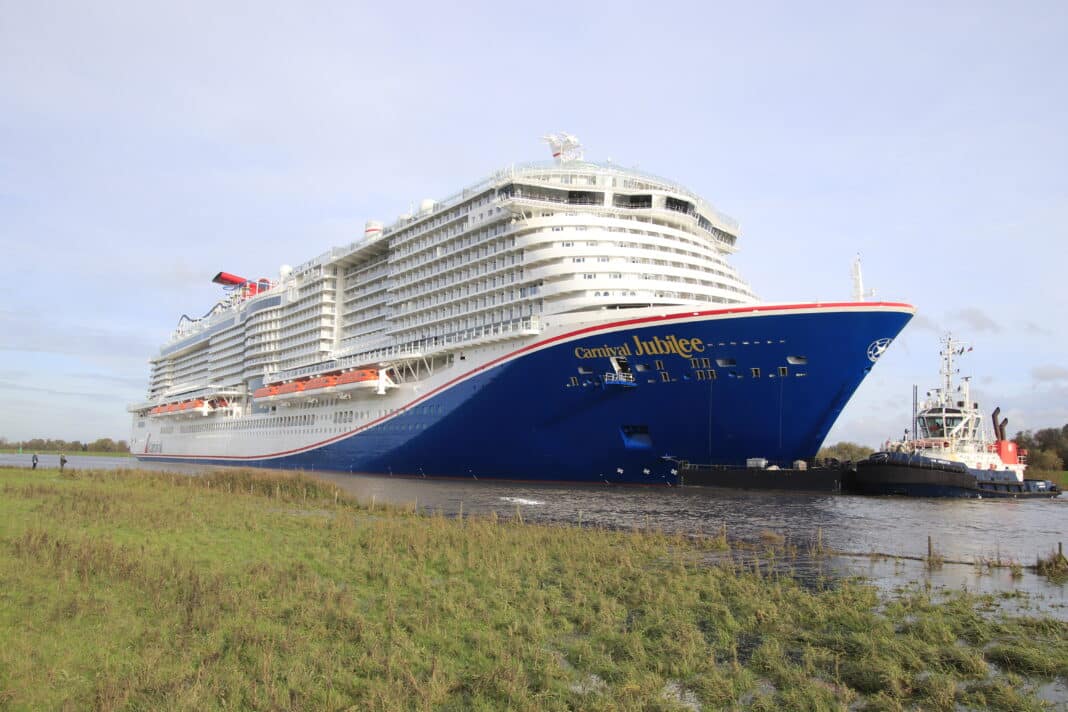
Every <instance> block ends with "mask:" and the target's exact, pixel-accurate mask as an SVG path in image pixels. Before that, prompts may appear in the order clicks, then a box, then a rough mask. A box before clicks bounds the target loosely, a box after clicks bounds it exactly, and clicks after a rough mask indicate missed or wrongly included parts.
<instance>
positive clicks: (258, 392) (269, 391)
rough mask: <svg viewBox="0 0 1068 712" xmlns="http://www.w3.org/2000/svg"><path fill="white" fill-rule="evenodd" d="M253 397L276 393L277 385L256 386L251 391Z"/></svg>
mask: <svg viewBox="0 0 1068 712" xmlns="http://www.w3.org/2000/svg"><path fill="white" fill-rule="evenodd" d="M252 395H253V397H255V398H266V397H268V396H276V395H278V386H264V387H263V388H257V389H256V390H255V391H253V392H252Z"/></svg>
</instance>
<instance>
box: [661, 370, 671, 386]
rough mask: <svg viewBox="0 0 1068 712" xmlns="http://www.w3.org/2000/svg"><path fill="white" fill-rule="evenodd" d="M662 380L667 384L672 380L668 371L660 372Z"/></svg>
mask: <svg viewBox="0 0 1068 712" xmlns="http://www.w3.org/2000/svg"><path fill="white" fill-rule="evenodd" d="M660 380H661V381H663V382H664V383H667V382H668V381H670V380H671V375H670V374H669V373H668V372H667V371H661V372H660Z"/></svg>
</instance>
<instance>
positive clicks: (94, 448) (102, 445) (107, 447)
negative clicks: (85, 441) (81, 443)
mask: <svg viewBox="0 0 1068 712" xmlns="http://www.w3.org/2000/svg"><path fill="white" fill-rule="evenodd" d="M89 450H90V451H91V452H115V441H114V440H112V439H111V438H99V439H98V440H96V441H95V442H92V443H90V444H89Z"/></svg>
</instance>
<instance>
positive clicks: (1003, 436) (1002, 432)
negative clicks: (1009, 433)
mask: <svg viewBox="0 0 1068 712" xmlns="http://www.w3.org/2000/svg"><path fill="white" fill-rule="evenodd" d="M1008 424H1009V419H1008V418H1005V419H1003V420H1002V421H1001V439H1002V440H1008V438H1007V437H1005V426H1006V425H1008Z"/></svg>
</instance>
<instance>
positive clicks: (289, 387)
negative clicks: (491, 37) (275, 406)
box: [276, 381, 307, 395]
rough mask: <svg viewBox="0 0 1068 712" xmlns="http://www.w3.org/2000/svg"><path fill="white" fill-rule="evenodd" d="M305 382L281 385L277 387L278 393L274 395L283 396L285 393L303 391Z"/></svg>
mask: <svg viewBox="0 0 1068 712" xmlns="http://www.w3.org/2000/svg"><path fill="white" fill-rule="evenodd" d="M306 383H307V381H293V382H292V383H283V384H282V385H280V386H278V393H277V394H276V395H285V394H286V393H300V392H301V391H303V390H304V386H305V384H306Z"/></svg>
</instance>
